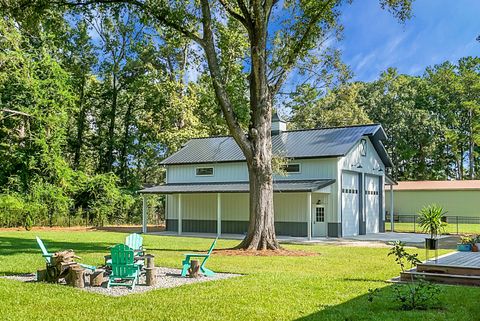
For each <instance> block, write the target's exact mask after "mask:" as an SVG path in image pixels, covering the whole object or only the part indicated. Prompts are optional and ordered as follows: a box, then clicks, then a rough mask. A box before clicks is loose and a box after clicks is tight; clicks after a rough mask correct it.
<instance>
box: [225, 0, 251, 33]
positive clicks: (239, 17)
mask: <svg viewBox="0 0 480 321" xmlns="http://www.w3.org/2000/svg"><path fill="white" fill-rule="evenodd" d="M218 1H219V2H220V4H221V5H222V6H223V8H224V9H225V10H226V11H227V12H228V13H229V14H230V15H231V16H232V17H234V18H235V19H237V20H238V21H240V22H241V23H242V24H243V25H244V26H245V28H247V29H248V28H249V26H248V22H247V19H246V18H245V17H244V16H242V15H241V14H239V13H237V12H236V11H235V10H234V9H233V8H232V7H231V6H230V5H229V3H227V1H225V0H218Z"/></svg>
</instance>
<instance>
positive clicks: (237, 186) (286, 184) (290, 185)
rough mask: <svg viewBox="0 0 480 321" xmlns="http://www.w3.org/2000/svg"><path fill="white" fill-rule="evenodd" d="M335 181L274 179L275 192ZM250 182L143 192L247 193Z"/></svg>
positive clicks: (314, 187)
mask: <svg viewBox="0 0 480 321" xmlns="http://www.w3.org/2000/svg"><path fill="white" fill-rule="evenodd" d="M333 183H335V180H334V179H316V180H296V181H292V180H284V181H274V182H273V191H274V192H315V191H318V190H319V189H322V188H324V187H327V186H329V185H331V184H333ZM249 189H250V188H249V183H248V182H231V183H228V182H218V183H216V182H215V183H176V184H164V185H159V186H154V187H150V188H145V189H142V190H140V191H139V193H141V194H184V193H246V192H248V191H249Z"/></svg>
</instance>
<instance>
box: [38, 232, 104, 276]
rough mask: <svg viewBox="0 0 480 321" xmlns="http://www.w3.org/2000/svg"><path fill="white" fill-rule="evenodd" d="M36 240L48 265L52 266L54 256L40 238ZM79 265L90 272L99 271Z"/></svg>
mask: <svg viewBox="0 0 480 321" xmlns="http://www.w3.org/2000/svg"><path fill="white" fill-rule="evenodd" d="M35 238H36V239H37V243H38V246H39V247H40V249H41V250H42V256H43V258H44V259H45V263H47V265H50V264H51V263H52V256H53V254H52V253H49V252H48V251H47V248H46V247H45V244H43V242H42V240H41V239H40V238H39V237H38V236H35ZM77 264H78V265H80V266H81V267H83V268H85V269H89V270H92V271H95V270H96V269H97V267H95V266H92V265H88V264H82V263H77Z"/></svg>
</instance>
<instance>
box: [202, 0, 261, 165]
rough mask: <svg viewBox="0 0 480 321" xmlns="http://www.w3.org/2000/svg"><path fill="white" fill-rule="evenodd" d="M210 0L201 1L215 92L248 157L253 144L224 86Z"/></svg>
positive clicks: (206, 46) (236, 138)
mask: <svg viewBox="0 0 480 321" xmlns="http://www.w3.org/2000/svg"><path fill="white" fill-rule="evenodd" d="M208 1H209V0H201V1H200V3H201V7H202V16H203V18H202V23H203V40H204V44H203V49H204V50H205V56H206V57H207V63H208V68H209V70H210V75H211V79H212V83H213V87H214V89H215V94H216V96H217V99H218V102H219V104H220V108H221V109H222V112H223V115H224V117H225V121H226V123H227V126H228V128H229V130H230V133H231V134H232V136H233V138H234V139H235V141H236V142H237V144H238V146H239V147H240V149H242V151H243V153H244V154H245V157H247V158H248V157H250V156H251V155H252V149H251V144H250V142H249V141H248V139H247V137H246V135H245V133H244V131H243V129H242V128H241V127H240V125H239V123H238V121H237V119H236V117H235V112H234V111H233V106H232V103H231V101H230V99H229V97H228V94H227V91H226V89H225V87H224V80H223V77H222V74H221V71H220V65H219V63H218V57H217V54H216V51H215V42H214V37H213V31H212V16H211V12H210V5H209V3H208Z"/></svg>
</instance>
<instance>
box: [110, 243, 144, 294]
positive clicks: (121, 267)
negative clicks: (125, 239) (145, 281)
mask: <svg viewBox="0 0 480 321" xmlns="http://www.w3.org/2000/svg"><path fill="white" fill-rule="evenodd" d="M110 253H111V255H112V263H111V266H112V273H111V274H110V276H109V277H108V285H107V287H110V286H127V287H129V288H130V289H133V288H134V287H135V284H137V283H138V276H139V274H140V266H139V265H138V264H136V263H135V254H134V251H133V249H132V248H131V247H129V246H127V245H125V244H117V245H115V246H114V247H113V248H112V249H111V250H110Z"/></svg>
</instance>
